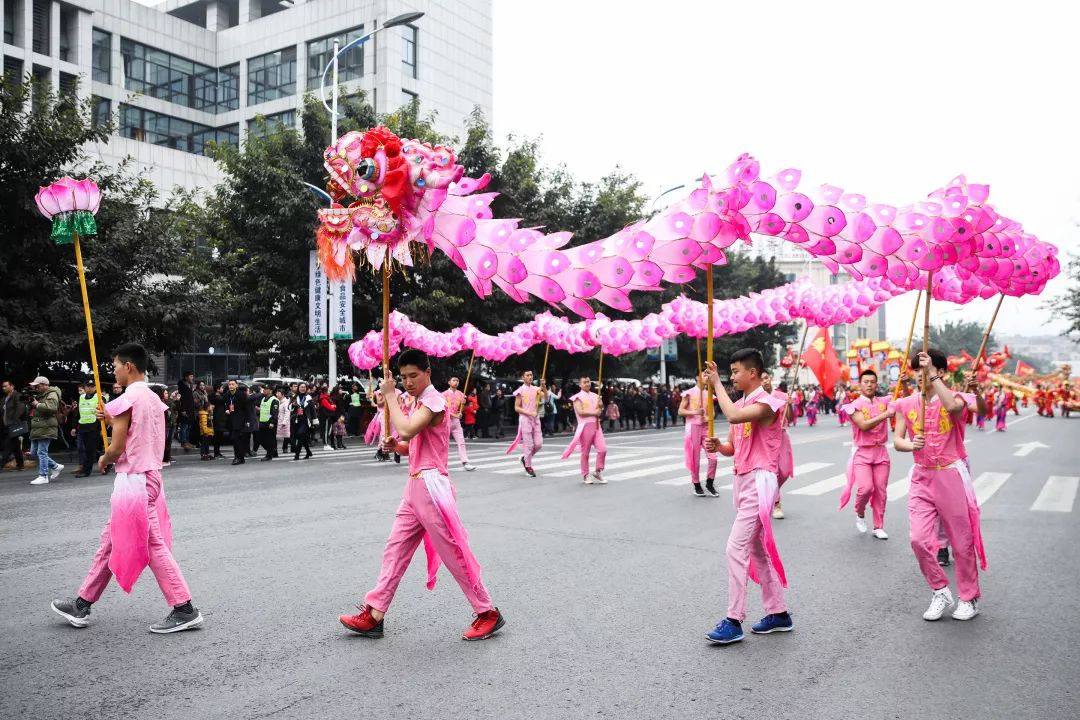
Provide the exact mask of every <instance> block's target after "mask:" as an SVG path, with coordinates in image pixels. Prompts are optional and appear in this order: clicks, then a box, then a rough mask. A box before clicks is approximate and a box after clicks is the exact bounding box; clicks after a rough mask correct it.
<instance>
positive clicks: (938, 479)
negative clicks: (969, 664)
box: [893, 350, 986, 620]
mask: <svg viewBox="0 0 1080 720" xmlns="http://www.w3.org/2000/svg"><path fill="white" fill-rule="evenodd" d="M911 367H912V369H918V368H923V367H930V372H931V375H930V380H929V381H930V387H931V390H932V392H933V394H932V395H931V396H930V400H929V402H928V403H927V405H926V412H925V429H924V428H923V427H922V426H920V425H919V424H918V419H919V404H920V401H921V393H913V394H912V395H910V396H909V397H906V398H903V399H902V400H899V401H897V403H896V431H895V434H894V435H893V447H895V448H896V449H897V450H899V451H900V452H910V453H914V454H915V465H914V466H913V467H912V469H911V475H910V479H911V490H910V495H909V497H908V514H909V516H910V524H911V549H912V550H913V551H914V552H915V558H916V559H917V560H918V561H919V569H920V570H922V574H923V577H925V578H926V582H927V584H928V585H929V586H930V589H931V590H933V591H934V595H933V597H932V598H931V600H930V607H929V608H927V610H926V612H925V613H923V619H925V620H938V619H940V618H941V616H942V615H943V614H944V613H945V610H947V609H948V608H949V607H950V606H951V605H952V604H953V596H952V592H951V591H950V590H949V578H948V576H946V575H945V571H944V570H942V569H941V566H940V565H939V564H938V562H937V551H938V549H939V547H940V545H941V542H940V540H939V538H938V533H937V525H938V521H939V520H940V522H941V524H942V525H943V526H944V528H945V534H946V536H947V537H948V540H949V545H951V546H952V549H953V559H954V562H955V563H956V584H957V592H958V594H959V596H960V602H959V604H958V605H957V607H956V610H955V611H954V612H953V614H952V617H953V619H954V620H970V619H971V618H973V617H975V616H976V615H977V614H978V613H979V610H978V605H977V602H978V599H979V595H980V593H979V569H978V566H977V565H976V554H977V555H978V556H979V558H980V559H981V564H982V568H983V570H985V569H986V550H985V549H984V547H983V541H982V530H981V528H980V525H979V505H978V502H977V501H976V498H975V489H974V487H973V486H972V482H971V470H970V468H969V466H968V462H967V452H966V450H965V449H964V426H965V424H966V420H967V418H968V416H969V415H970V414H971V413H972V412H985V411H986V408H985V405H984V402H983V399H982V396H980V395H976V394H974V393H973V392H971V391H974V390H977V389H978V385H977V383H976V381H975V379H974V377H971V376H970V375H969V376H968V381H967V389H968V391H969V392H966V393H961V392H956V391H954V390H950V389H949V388H948V386H946V385H945V383H944V381H942V379H941V374H942V373H944V372H946V369H947V368H948V360H947V358H946V356H945V353H943V352H941V351H939V350H930V352H929V353H923V352H920V353H919V354H918V355H917V356H915V358H913V359H912V362H911ZM920 378H921V375H920ZM920 382H921V380H920ZM909 435H910V437H909Z"/></svg>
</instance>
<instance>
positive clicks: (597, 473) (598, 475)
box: [592, 470, 607, 485]
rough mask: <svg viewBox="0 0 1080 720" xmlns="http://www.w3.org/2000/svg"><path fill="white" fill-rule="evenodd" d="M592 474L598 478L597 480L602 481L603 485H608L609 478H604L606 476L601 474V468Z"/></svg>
mask: <svg viewBox="0 0 1080 720" xmlns="http://www.w3.org/2000/svg"><path fill="white" fill-rule="evenodd" d="M592 476H593V479H595V480H596V482H598V483H600V484H601V485H607V480H606V479H605V478H604V476H603V475H601V474H600V471H599V470H597V471H596V472H594V473H593V474H592Z"/></svg>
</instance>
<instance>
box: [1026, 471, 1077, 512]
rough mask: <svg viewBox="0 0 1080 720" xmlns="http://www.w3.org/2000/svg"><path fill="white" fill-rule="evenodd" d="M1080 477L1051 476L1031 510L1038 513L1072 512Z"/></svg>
mask: <svg viewBox="0 0 1080 720" xmlns="http://www.w3.org/2000/svg"><path fill="white" fill-rule="evenodd" d="M1078 486H1080V477H1065V476H1062V475H1051V476H1050V477H1049V478H1048V479H1047V481H1046V484H1045V485H1043V488H1042V491H1040V492H1039V497H1037V498H1035V502H1034V504H1032V506H1031V509H1032V510H1035V511H1038V512H1064V513H1067V512H1072V509H1073V503H1074V502H1076V490H1077V487H1078Z"/></svg>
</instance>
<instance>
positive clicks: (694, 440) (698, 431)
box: [683, 422, 719, 485]
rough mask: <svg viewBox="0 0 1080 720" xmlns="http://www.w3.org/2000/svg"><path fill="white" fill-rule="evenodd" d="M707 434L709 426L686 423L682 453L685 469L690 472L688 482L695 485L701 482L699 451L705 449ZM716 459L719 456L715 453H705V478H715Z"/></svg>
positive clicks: (701, 423)
mask: <svg viewBox="0 0 1080 720" xmlns="http://www.w3.org/2000/svg"><path fill="white" fill-rule="evenodd" d="M708 434H709V426H708V425H706V424H705V423H703V422H699V423H689V422H688V423H686V429H685V434H684V435H683V453H684V455H685V456H686V469H687V470H689V471H690V482H692V483H694V484H695V485H697V484H698V483H700V482H701V451H702V450H703V449H704V448H705V440H707V439H708V438H707V437H706V436H707V435H708ZM718 457H719V455H717V454H716V453H711V452H707V451H706V453H705V459H706V461H707V466H706V468H705V477H706V478H715V477H716V461H717V458H718Z"/></svg>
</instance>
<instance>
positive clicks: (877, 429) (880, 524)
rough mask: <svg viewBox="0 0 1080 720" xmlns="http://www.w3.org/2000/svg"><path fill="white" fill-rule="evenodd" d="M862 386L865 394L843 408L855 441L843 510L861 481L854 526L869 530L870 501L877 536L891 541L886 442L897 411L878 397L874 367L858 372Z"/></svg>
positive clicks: (843, 498)
mask: <svg viewBox="0 0 1080 720" xmlns="http://www.w3.org/2000/svg"><path fill="white" fill-rule="evenodd" d="M859 389H860V390H861V391H862V394H861V395H859V397H858V398H856V399H855V400H854V401H853V402H850V403H848V404H847V405H844V407H843V411H844V412H845V413H846V414H847V415H848V416H849V417H850V418H851V431H852V433H853V434H854V440H853V441H852V448H851V459H850V460H849V461H848V466H847V487H846V488H844V492H843V493H841V495H840V509H841V510H842V509H844V506H846V505H847V504H848V501H849V500H851V490H852V488H853V487H854V486H855V485H856V484H858V490H856V492H855V528H856V529H857V530H858V531H859V532H861V533H865V532H866V520H865V514H866V504H867V503H870V507H871V508H872V509H873V511H874V537H876V538H877V539H878V540H888V539H889V534H888V533H887V532H885V502H886V500H887V499H888V497H887V495H888V493H887V488H888V485H889V469H890V467H891V462H890V460H889V451H888V450H887V449H886V448H885V443H886V442H887V441H888V439H889V426H888V420H889V418H891V417H892V416H893V415H895V414H896V411H895V410H894V409H893V404H892V401H891V400H890V399H889V398H888V397H878V396H877V389H878V376H877V373H876V372H874V371H873V370H863V371H862V373H861V374H860V375H859Z"/></svg>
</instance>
